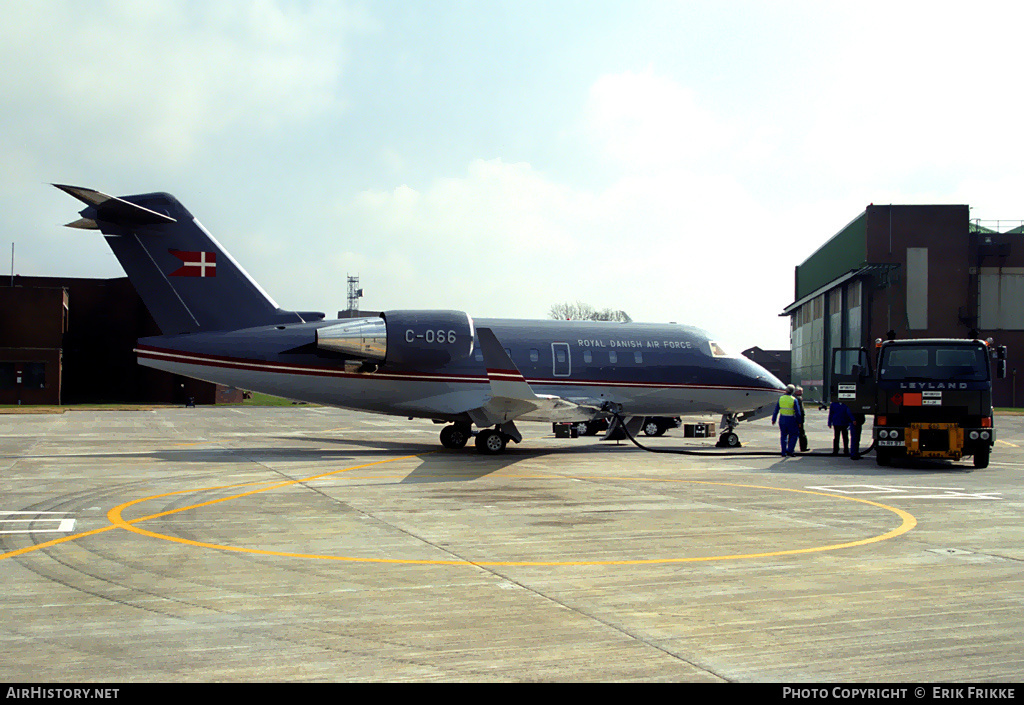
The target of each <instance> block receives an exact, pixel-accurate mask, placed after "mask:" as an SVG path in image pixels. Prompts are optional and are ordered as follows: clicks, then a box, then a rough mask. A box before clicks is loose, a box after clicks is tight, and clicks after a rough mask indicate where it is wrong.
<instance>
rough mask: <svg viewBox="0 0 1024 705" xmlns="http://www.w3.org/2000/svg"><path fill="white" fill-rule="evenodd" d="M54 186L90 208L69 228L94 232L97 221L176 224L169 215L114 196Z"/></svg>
mask: <svg viewBox="0 0 1024 705" xmlns="http://www.w3.org/2000/svg"><path fill="white" fill-rule="evenodd" d="M54 186H56V187H57V188H59V189H60V190H61V191H63V192H64V193H67V194H69V195H71V196H74V197H75V198H77V199H78V200H79V201H81V202H82V203H84V204H86V205H88V206H92V211H90V212H88V213H86V212H83V213H82V216H83V217H82V219H81V220H77V221H75V222H74V223H68V227H69V228H82V229H87V230H95V229H96V227H97V226H96V221H97V220H102V221H105V222H108V223H116V224H119V225H156V224H159V223H174V222H176V221H175V220H174V218H172V217H170V216H169V215H164V214H163V213H157V212H156V211H153V210H150V209H149V208H144V207H143V206H140V205H137V204H135V203H131V202H129V201H126V200H124V199H122V198H117V197H116V196H108V195H107V194H105V193H101V192H99V191H94V190H93V189H91V188H82V187H81V186H66V185H63V184H54ZM86 211H89V209H86Z"/></svg>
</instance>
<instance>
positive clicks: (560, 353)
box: [555, 349, 565, 362]
mask: <svg viewBox="0 0 1024 705" xmlns="http://www.w3.org/2000/svg"><path fill="white" fill-rule="evenodd" d="M555 360H557V361H558V362H565V350H561V349H559V350H555Z"/></svg>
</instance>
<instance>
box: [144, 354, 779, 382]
mask: <svg viewBox="0 0 1024 705" xmlns="http://www.w3.org/2000/svg"><path fill="white" fill-rule="evenodd" d="M135 353H136V354H137V355H138V356H139V357H140V358H146V359H151V360H163V361H167V362H180V363H183V364H189V365H202V366H205V367H223V368H227V369H235V370H247V371H251V372H273V373H276V374H297V375H311V376H317V377H341V378H351V379H361V380H364V381H369V380H372V379H380V380H390V381H410V382H452V383H460V384H487V382H488V377H486V376H480V375H453V374H446V373H443V372H374V373H362V374H360V373H355V372H345V371H344V370H339V369H338V368H335V367H323V366H317V365H303V364H289V363H284V362H276V361H269V360H253V359H250V358H242V357H229V356H226V355H210V354H206V353H192V352H182V351H179V350H165V349H161V348H154V347H150V346H148V345H140V346H138V347H137V348H135ZM491 372H492V370H488V373H489V374H490V373H491ZM493 372H495V373H499V374H501V373H503V374H508V375H510V378H512V379H515V380H516V381H519V380H523V381H525V382H528V383H529V384H531V385H535V386H544V385H549V386H550V385H558V386H569V387H628V388H635V389H722V390H728V389H732V390H749V391H759V392H765V391H769V392H770V391H774V392H778V393H779V394H781V393H782V392H783V390H781V389H768V388H764V387H743V386H737V385H724V384H689V383H681V382H615V381H605V380H589V379H571V378H565V377H561V378H558V379H551V378H548V379H529V380H527V379H526V378H525V377H524V376H523V375H522V374H516V373H515V372H514V371H511V370H493ZM512 375H515V376H514V377H511V376H512Z"/></svg>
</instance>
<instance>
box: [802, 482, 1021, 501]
mask: <svg viewBox="0 0 1024 705" xmlns="http://www.w3.org/2000/svg"><path fill="white" fill-rule="evenodd" d="M806 489H809V490H819V491H821V492H832V493H835V494H849V495H854V494H857V495H888V496H890V497H893V496H895V497H898V498H899V499H990V500H1001V499H1005V498H1004V497H1002V496H1001V495H1002V494H1003V493H1002V492H968V491H967V490H965V489H964V488H962V487H919V486H917V485H808V486H807V488H806ZM915 490H924V491H926V492H929V494H911V493H912V492H913V491H915ZM939 493H941V494H939Z"/></svg>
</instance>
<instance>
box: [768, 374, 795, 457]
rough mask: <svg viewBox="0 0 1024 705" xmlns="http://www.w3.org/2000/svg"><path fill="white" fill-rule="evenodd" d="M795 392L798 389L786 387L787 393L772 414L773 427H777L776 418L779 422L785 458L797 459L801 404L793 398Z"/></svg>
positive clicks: (789, 385) (780, 399)
mask: <svg viewBox="0 0 1024 705" xmlns="http://www.w3.org/2000/svg"><path fill="white" fill-rule="evenodd" d="M795 390H796V387H794V386H793V385H792V384H788V385H786V393H785V394H783V395H782V396H781V397H779V401H778V402H777V403H776V404H775V411H774V413H772V425H773V426H774V425H775V419H776V418H777V419H778V420H779V431H781V433H782V436H781V438H780V442H781V444H782V457H783V458H785V457H787V456H791V457H796V453H794V452H793V449H794V448H796V440H797V437H798V436H799V435H800V426H799V423H798V421H797V409H798V407H799V402H798V401H797V399H796V397H795V396H793V392H794V391H795Z"/></svg>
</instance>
